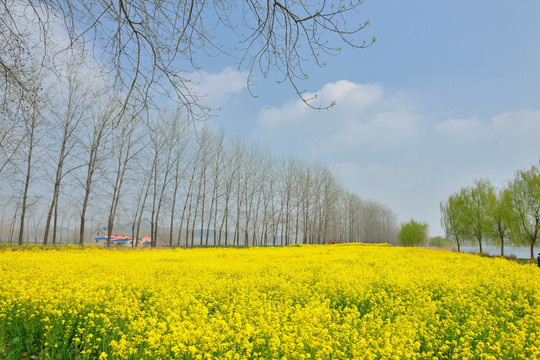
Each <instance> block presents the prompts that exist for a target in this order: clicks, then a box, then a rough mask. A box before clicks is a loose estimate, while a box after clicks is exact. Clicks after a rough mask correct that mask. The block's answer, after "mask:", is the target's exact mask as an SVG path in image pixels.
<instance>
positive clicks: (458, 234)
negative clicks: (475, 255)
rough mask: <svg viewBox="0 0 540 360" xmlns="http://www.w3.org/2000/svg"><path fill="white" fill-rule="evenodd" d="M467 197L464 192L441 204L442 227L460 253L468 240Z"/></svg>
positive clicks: (455, 194) (450, 197)
mask: <svg viewBox="0 0 540 360" xmlns="http://www.w3.org/2000/svg"><path fill="white" fill-rule="evenodd" d="M466 201H467V200H466V197H465V196H464V194H463V192H456V193H454V194H452V195H450V196H449V197H448V199H447V200H446V201H443V202H441V205H440V208H441V227H442V228H443V230H444V232H445V234H446V237H447V238H448V239H449V240H453V241H455V242H456V244H457V248H458V252H461V246H462V245H463V242H464V241H465V240H466V238H467V231H466V228H465V223H466V222H465V220H464V218H465V217H466V216H467V211H466V206H467V205H466Z"/></svg>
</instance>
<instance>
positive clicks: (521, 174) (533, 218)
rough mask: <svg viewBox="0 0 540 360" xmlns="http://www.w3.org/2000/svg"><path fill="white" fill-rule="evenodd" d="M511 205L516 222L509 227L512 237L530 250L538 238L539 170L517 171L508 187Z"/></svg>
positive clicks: (533, 168)
mask: <svg viewBox="0 0 540 360" xmlns="http://www.w3.org/2000/svg"><path fill="white" fill-rule="evenodd" d="M509 190H510V192H511V199H512V200H511V203H512V209H513V213H514V217H515V219H516V222H515V223H514V226H512V227H511V232H512V237H513V238H514V239H515V240H516V241H517V242H520V243H522V244H527V245H529V246H530V249H531V259H533V258H534V246H535V244H536V240H537V239H538V237H540V169H539V167H538V166H535V165H533V166H531V168H530V169H528V170H518V171H517V172H516V175H515V177H514V180H513V181H512V182H511V183H510V185H509Z"/></svg>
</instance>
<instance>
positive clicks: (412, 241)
mask: <svg viewBox="0 0 540 360" xmlns="http://www.w3.org/2000/svg"><path fill="white" fill-rule="evenodd" d="M398 239H399V242H400V243H401V244H402V245H404V246H419V245H421V244H424V243H425V242H426V241H427V240H428V224H427V223H420V222H418V221H415V220H414V219H411V220H410V221H409V222H406V223H403V224H401V230H400V232H399V235H398Z"/></svg>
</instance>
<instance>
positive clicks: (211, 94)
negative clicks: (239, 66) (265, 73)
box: [190, 67, 248, 107]
mask: <svg viewBox="0 0 540 360" xmlns="http://www.w3.org/2000/svg"><path fill="white" fill-rule="evenodd" d="M247 76H248V73H247V72H245V71H236V70H234V69H232V68H230V67H227V68H225V69H224V70H223V71H221V72H220V73H209V72H206V71H201V72H197V73H193V74H191V76H190V78H191V79H192V81H193V88H194V89H193V90H194V92H195V93H196V94H197V96H198V97H199V99H200V100H201V101H202V102H203V103H205V104H208V105H210V106H212V107H216V106H220V105H222V104H223V102H224V101H225V100H226V99H227V97H228V96H229V95H231V94H235V93H238V92H240V91H242V90H244V89H245V88H246V79H247Z"/></svg>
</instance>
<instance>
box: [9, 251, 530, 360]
mask: <svg viewBox="0 0 540 360" xmlns="http://www.w3.org/2000/svg"><path fill="white" fill-rule="evenodd" d="M0 277H1V282H0V358H6V359H540V269H538V267H537V266H535V265H520V264H517V263H514V262H511V261H507V260H504V259H496V258H482V257H479V256H475V255H468V254H457V253H452V252H447V251H438V250H428V249H418V248H398V247H391V246H373V245H372V246H368V245H360V244H349V245H332V246H299V247H294V246H291V247H286V248H247V249H234V248H219V249H216V248H200V249H189V250H186V249H174V250H173V249H170V250H165V249H163V250H129V251H126V250H123V251H122V250H105V249H97V248H95V249H84V250H78V249H64V250H61V251H57V250H38V249H34V250H26V251H11V250H9V249H7V250H3V251H0Z"/></svg>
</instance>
